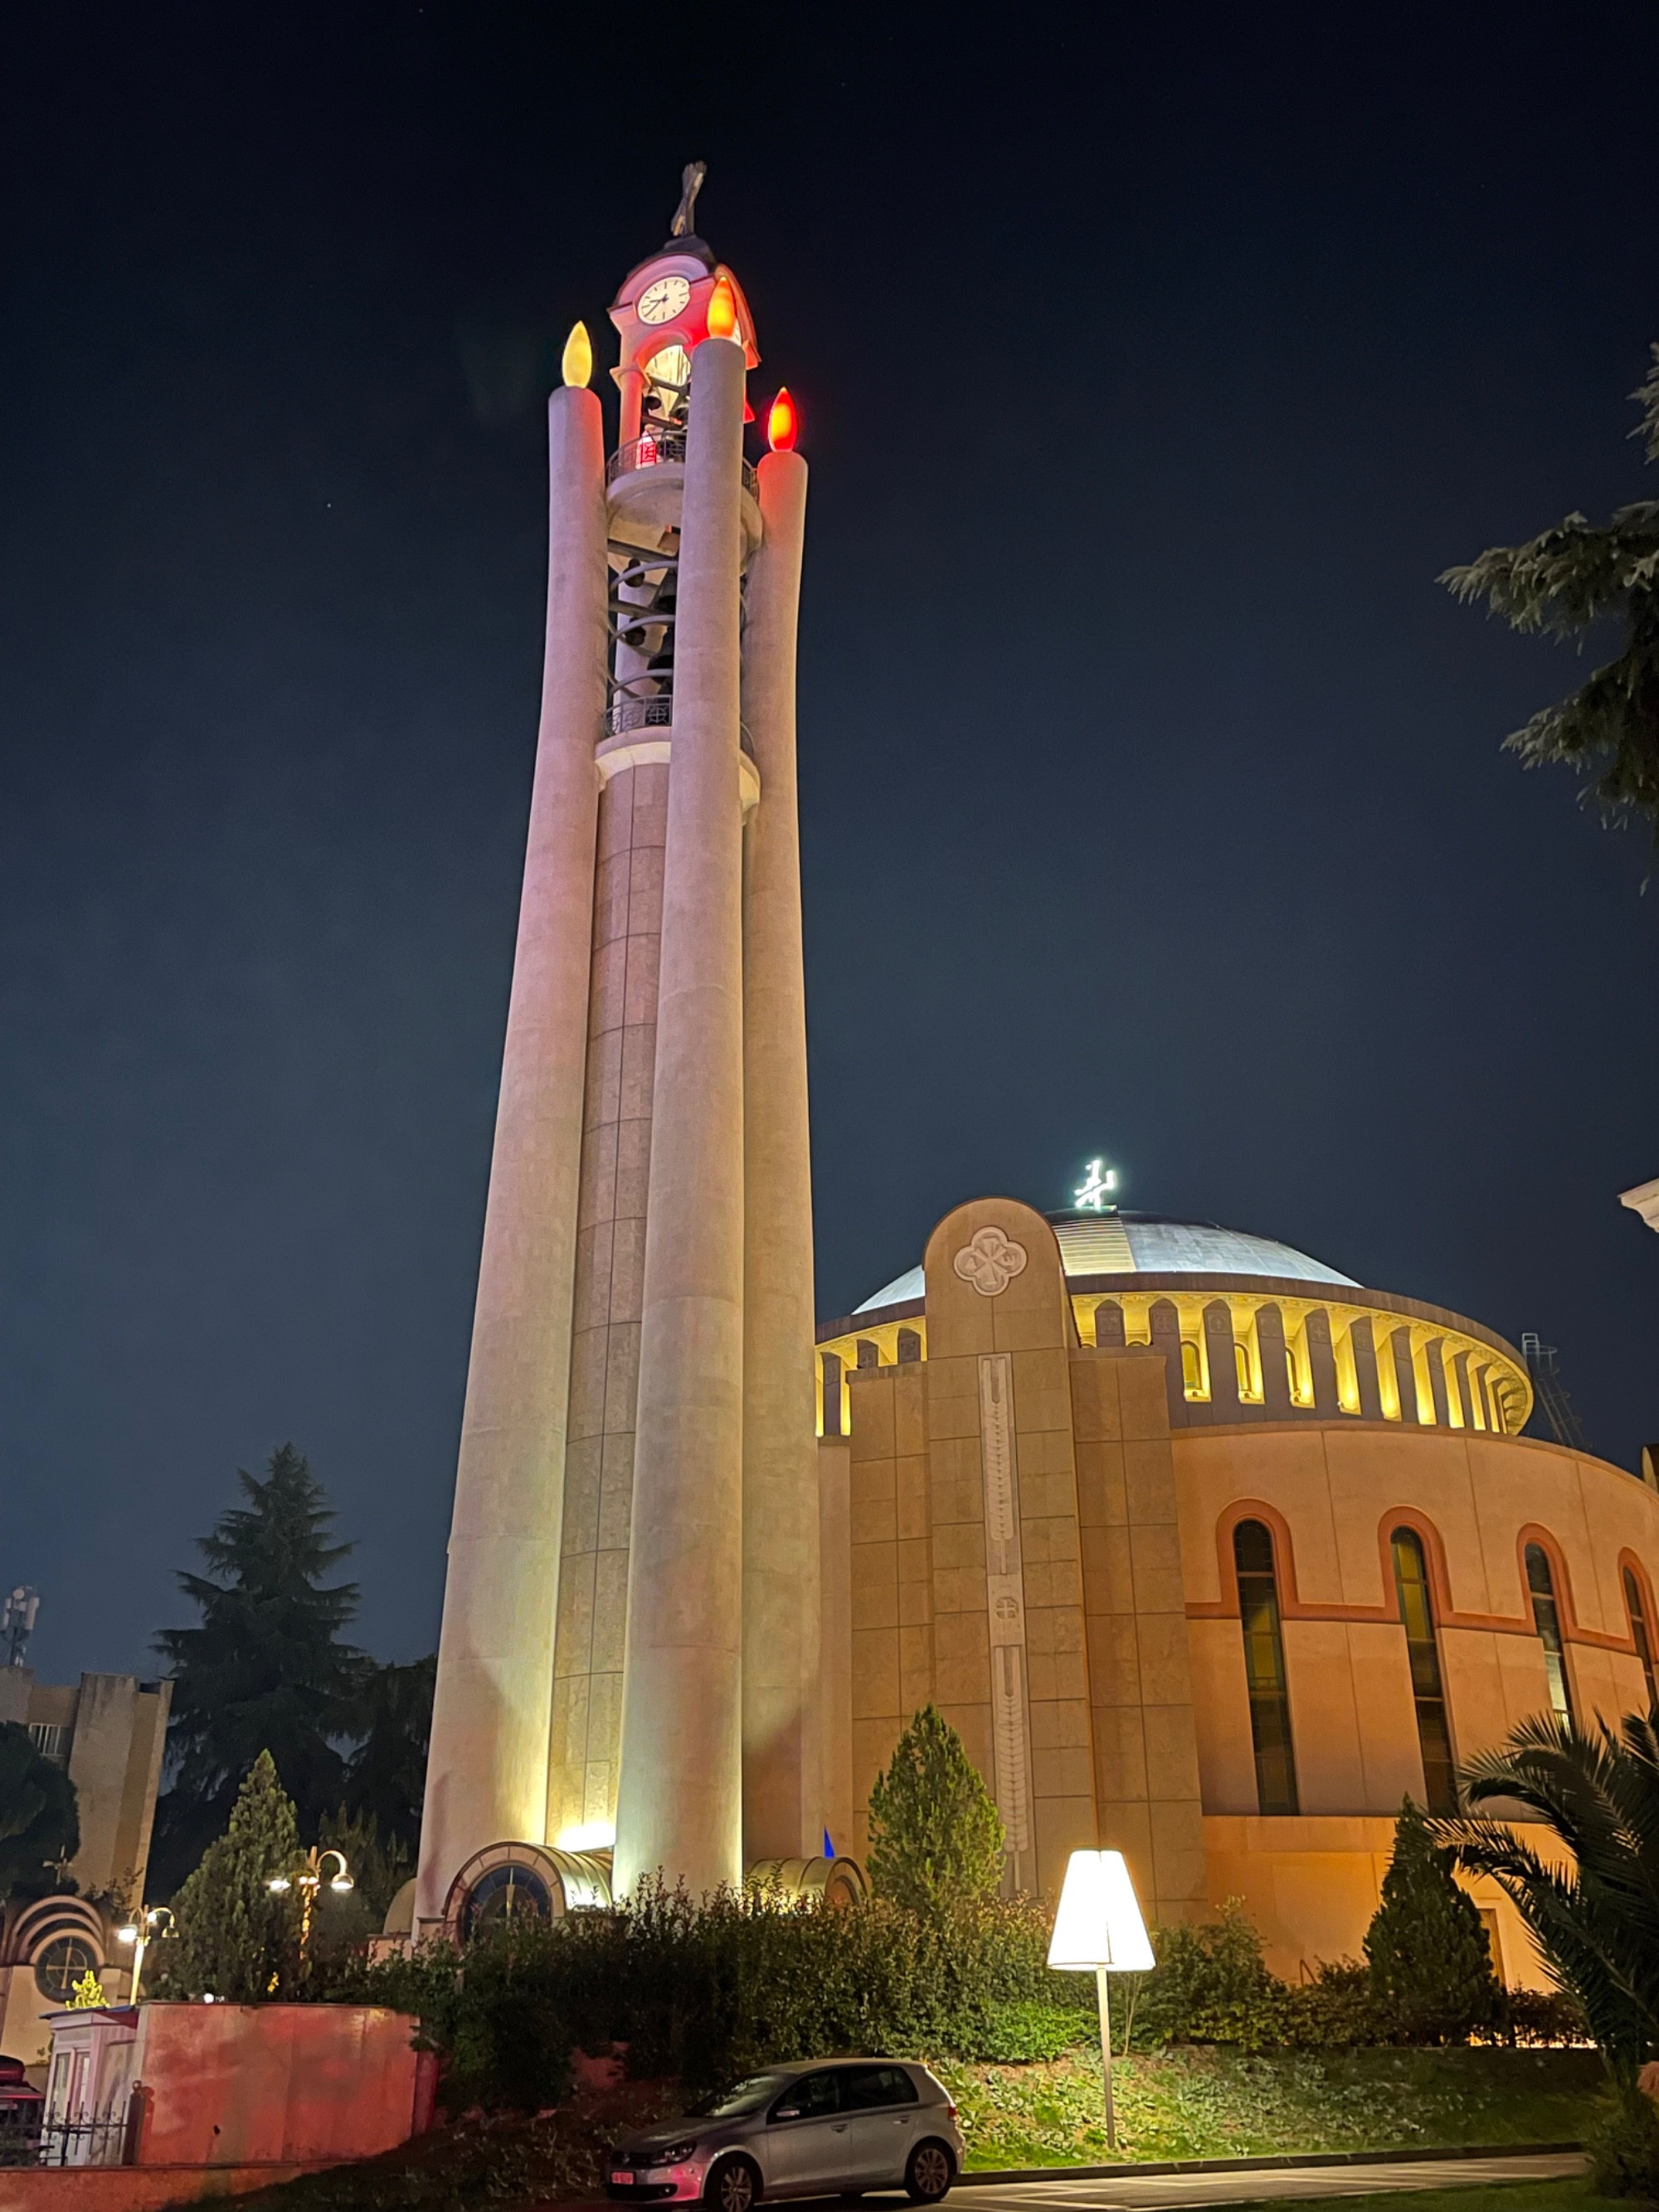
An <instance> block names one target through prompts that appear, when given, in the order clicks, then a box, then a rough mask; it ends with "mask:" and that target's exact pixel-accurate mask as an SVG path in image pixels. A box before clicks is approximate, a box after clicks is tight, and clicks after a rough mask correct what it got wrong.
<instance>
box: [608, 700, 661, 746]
mask: <svg viewBox="0 0 1659 2212" xmlns="http://www.w3.org/2000/svg"><path fill="white" fill-rule="evenodd" d="M673 724H674V695H673V693H672V692H671V691H661V692H659V693H658V694H657V696H655V697H654V698H652V699H617V700H613V701H612V702H611V705H610V706H608V707H607V708H605V735H606V737H608V738H619V737H621V736H622V735H623V732H625V731H628V730H667V729H671V728H672V727H673Z"/></svg>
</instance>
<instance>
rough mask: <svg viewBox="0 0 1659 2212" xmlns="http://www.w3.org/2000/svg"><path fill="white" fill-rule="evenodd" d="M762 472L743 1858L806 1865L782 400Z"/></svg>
mask: <svg viewBox="0 0 1659 2212" xmlns="http://www.w3.org/2000/svg"><path fill="white" fill-rule="evenodd" d="M769 435H770V438H771V441H772V444H773V447H774V450H773V451H772V452H771V453H769V454H768V455H767V457H766V459H764V460H763V462H762V463H761V465H760V471H759V476H760V508H761V521H762V537H761V544H760V549H759V550H758V551H757V554H756V555H755V557H754V561H753V562H752V563H751V565H750V572H749V580H748V586H747V593H746V599H747V609H748V619H747V623H746V624H745V629H744V648H743V661H744V665H743V701H744V707H743V712H744V722H745V724H746V726H747V727H748V731H749V739H750V744H751V745H752V746H753V747H754V752H755V763H756V765H757V768H758V769H759V770H760V786H761V797H760V804H759V805H758V806H757V808H756V809H755V811H754V812H753V813H752V814H751V815H750V817H749V824H748V828H747V830H746V831H745V833H744V834H745V838H746V842H747V851H746V853H745V855H744V914H743V944H744V951H743V998H744V1047H743V1054H744V1056H743V1070H744V1076H743V1079H744V1391H743V1745H744V1759H743V1846H744V1847H743V1855H744V1860H745V1862H746V1863H749V1862H752V1861H754V1860H756V1859H770V1858H793V1857H795V1856H796V1855H797V1854H798V1853H800V1854H805V1855H806V1856H808V1857H811V1855H812V1854H813V1853H815V1852H816V1851H817V1850H818V1848H819V1838H820V1835H821V1833H822V1831H823V1819H824V1814H825V1807H824V1803H823V1790H822V1787H821V1784H820V1778H819V1766H820V1760H821V1757H822V1746H821V1742H820V1735H821V1730H820V1728H819V1724H818V1723H819V1718H820V1716H819V1705H820V1697H819V1683H818V1674H819V1668H818V1610H819V1590H818V1495H817V1440H816V1438H815V1437H814V1435H813V1429H814V1425H815V1423H814V1410H815V1409H814V1398H815V1395H816V1393H815V1389H814V1381H813V1372H812V1346H813V1319H814V1316H813V1297H812V1167H811V1147H810V1145H809V1141H808V1134H807V1114H806V994H805V977H804V973H803V967H802V956H801V915H800V836H799V823H798V818H797V810H796V803H795V634H796V617H797V612H798V609H799V600H800V569H801V544H802V538H803V535H804V532H805V520H806V464H805V460H803V459H802V458H801V456H800V455H799V453H795V452H793V450H791V449H792V448H793V445H794V441H795V414H794V409H793V404H792V403H791V402H790V400H789V398H788V396H787V393H782V392H781V393H780V394H779V396H778V399H777V403H776V404H775V406H774V408H773V410H772V415H771V420H770V422H769Z"/></svg>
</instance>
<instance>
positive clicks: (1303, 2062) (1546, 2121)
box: [934, 2048, 1602, 2212]
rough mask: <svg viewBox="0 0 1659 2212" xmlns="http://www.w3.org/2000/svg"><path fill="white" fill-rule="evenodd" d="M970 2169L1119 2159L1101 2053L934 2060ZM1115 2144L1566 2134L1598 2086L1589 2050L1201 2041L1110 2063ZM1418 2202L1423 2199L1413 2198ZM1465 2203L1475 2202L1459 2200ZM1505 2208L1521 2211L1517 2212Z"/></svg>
mask: <svg viewBox="0 0 1659 2212" xmlns="http://www.w3.org/2000/svg"><path fill="white" fill-rule="evenodd" d="M934 2070H935V2071H936V2072H937V2073H938V2074H939V2077H940V2079H941V2080H942V2081H945V2083H946V2084H947V2086H948V2087H949V2088H950V2090H951V2094H952V2096H953V2097H954V2098H955V2099H956V2100H957V2106H958V2107H959V2108H960V2111H961V2113H962V2125H963V2133H964V2135H965V2136H966V2137H967V2141H968V2164H969V2167H970V2168H975V2167H978V2168H981V2169H983V2168H987V2167H998V2166H1100V2165H1103V2164H1106V2163H1108V2162H1109V2160H1110V2159H1111V2157H1112V2154H1110V2153H1109V2151H1108V2149H1107V2147H1106V2133H1105V2127H1104V2123H1103V2116H1102V2111H1101V2089H1100V2054H1099V2052H1098V2051H1091V2050H1088V2049H1083V2050H1079V2051H1068V2052H1066V2054H1065V2055H1064V2056H1063V2057H1060V2058H1055V2059H1051V2060H1048V2061H1047V2062H1046V2063H1038V2064H1035V2065H1026V2066H986V2065H976V2066H951V2065H943V2064H936V2066H935V2069H934ZM1112 2081H1113V2085H1114V2087H1115V2091H1116V2097H1117V2120H1118V2136H1119V2148H1118V2150H1117V2153H1116V2156H1117V2157H1118V2158H1121V2159H1124V2160H1130V2159H1166V2158H1255V2157H1263V2156H1267V2155H1270V2154H1274V2153H1279V2152H1286V2151H1314V2150H1393V2149H1396V2148H1398V2149H1401V2150H1405V2149H1416V2148H1429V2147H1434V2148H1439V2147H1441V2146H1443V2147H1444V2148H1447V2149H1450V2148H1454V2147H1455V2146H1457V2145H1460V2144H1464V2143H1493V2144H1498V2143H1514V2144H1516V2145H1517V2146H1518V2145H1521V2144H1524V2143H1528V2142H1576V2141H1577V2139H1578V2138H1579V2137H1580V2136H1582V2135H1583V2132H1584V2128H1585V2125H1586V2123H1587V2121H1588V2119H1589V2113H1590V2110H1591V2108H1592V2107H1593V2106H1594V2104H1595V2099H1596V2097H1597V2095H1598V2093H1600V2090H1601V2081H1602V2069H1601V2058H1600V2056H1599V2055H1598V2054H1597V2053H1596V2052H1595V2051H1501V2050H1478V2049H1470V2048H1466V2049H1462V2050H1455V2051H1337V2052H1333V2053H1331V2054H1330V2055H1328V2056H1326V2055H1324V2054H1322V2053H1316V2052H1308V2051H1281V2052H1273V2053H1271V2054H1267V2055H1264V2056H1263V2057H1259V2058H1248V2057H1244V2056H1243V2055H1242V2054H1241V2053H1239V2052H1237V2051H1218V2050H1208V2049H1196V2050H1186V2051H1170V2052H1169V2053H1166V2054H1162V2055H1159V2056H1156V2057H1154V2056H1150V2055H1142V2054H1140V2053H1137V2054H1135V2055H1134V2056H1133V2057H1128V2058H1120V2059H1118V2060H1116V2061H1115V2063H1114V2065H1113V2069H1112ZM1421 2201H1422V2200H1421V2198H1420V2197H1417V2196H1413V2198H1412V2203H1413V2205H1414V2206H1415V2205H1419V2204H1420V2203H1421ZM1459 2202H1460V2205H1461V2207H1462V2212H1471V2200H1470V2199H1469V2198H1468V2197H1467V2196H1463V2195H1462V2194H1460V2199H1459ZM1510 2212H1524V2208H1517V2207H1513V2206H1512V2207H1510Z"/></svg>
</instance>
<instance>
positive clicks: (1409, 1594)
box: [1389, 1528, 1457, 1813]
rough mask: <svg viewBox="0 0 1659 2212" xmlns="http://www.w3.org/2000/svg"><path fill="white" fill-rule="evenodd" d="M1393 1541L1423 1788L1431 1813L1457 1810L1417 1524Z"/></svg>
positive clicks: (1399, 1531) (1430, 1601)
mask: <svg viewBox="0 0 1659 2212" xmlns="http://www.w3.org/2000/svg"><path fill="white" fill-rule="evenodd" d="M1389 1546H1390V1547H1391V1549H1392V1550H1393V1553H1394V1587H1395V1595H1396V1597H1398V1599H1399V1601H1400V1619H1401V1623H1402V1625H1403V1626H1404V1627H1405V1631H1406V1656H1407V1659H1408V1660H1409V1662H1410V1663H1411V1670H1412V1699H1413V1703H1414V1704H1415V1705H1416V1707H1417V1741H1418V1745H1419V1749H1420V1750H1421V1752H1422V1753H1423V1789H1424V1793H1425V1796H1426V1798H1427V1801H1428V1810H1429V1811H1430V1812H1431V1813H1455V1811H1456V1810H1457V1778H1456V1772H1455V1765H1454V1762H1453V1759H1452V1747H1451V1730H1450V1729H1449V1727H1448V1726H1447V1724H1446V1693H1445V1691H1444V1689H1443V1686H1442V1685H1441V1680H1440V1647H1439V1645H1438V1644H1437V1643H1436V1641H1435V1634H1434V1600H1433V1597H1432V1595H1431V1592H1430V1589H1429V1567H1428V1561H1427V1560H1426V1559H1425V1557H1424V1554H1423V1539H1422V1538H1421V1537H1420V1536H1419V1534H1418V1533H1417V1531H1416V1529H1415V1528H1396V1529H1395V1532H1394V1534H1393V1535H1392V1536H1390V1537H1389Z"/></svg>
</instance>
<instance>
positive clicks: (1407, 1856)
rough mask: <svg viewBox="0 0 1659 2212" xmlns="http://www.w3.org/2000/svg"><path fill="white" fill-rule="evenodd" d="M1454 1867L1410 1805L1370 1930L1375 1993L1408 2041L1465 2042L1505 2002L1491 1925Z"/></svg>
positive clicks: (1368, 1955) (1403, 1811) (1405, 1806)
mask: <svg viewBox="0 0 1659 2212" xmlns="http://www.w3.org/2000/svg"><path fill="white" fill-rule="evenodd" d="M1454 1864H1455V1861H1454V1859H1453V1857H1452V1854H1451V1852H1450V1851H1449V1850H1440V1849H1438V1848H1437V1846H1436V1844H1435V1841H1434V1834H1433V1831H1432V1830H1431V1828H1430V1826H1429V1823H1428V1821H1427V1820H1426V1819H1425V1817H1424V1815H1423V1814H1422V1813H1421V1812H1419V1809H1418V1808H1417V1807H1416V1806H1415V1805H1413V1802H1412V1801H1411V1799H1410V1798H1409V1797H1407V1799H1405V1801H1404V1802H1402V1804H1401V1808H1400V1818H1399V1819H1398V1820H1397V1821H1396V1822H1395V1831H1394V1857H1393V1858H1392V1859H1391V1860H1390V1861H1389V1870H1388V1872H1387V1874H1385V1875H1383V1901H1382V1903H1381V1904H1380V1905H1378V1906H1377V1909H1376V1915H1375V1917H1374V1918H1373V1919H1372V1921H1371V1924H1370V1927H1369V1928H1368V1929H1366V1931H1365V1959H1366V1962H1367V1964H1368V1965H1369V1966H1370V1978H1371V1990H1372V1993H1373V1995H1374V1996H1375V1997H1376V2002H1377V2005H1378V2008H1379V2009H1380V2010H1381V2011H1382V2012H1383V2016H1384V2017H1385V2018H1386V2019H1387V2020H1388V2021H1389V2023H1390V2025H1391V2027H1392V2028H1393V2030H1394V2033H1395V2035H1396V2036H1397V2037H1398V2038H1399V2039H1400V2040H1401V2042H1404V2043H1446V2042H1452V2043H1461V2042H1462V2041H1463V2040H1464V2039H1466V2038H1467V2036H1468V2033H1469V2030H1470V2029H1471V2028H1472V2027H1481V2026H1483V2025H1484V2024H1485V2023H1486V2021H1491V2020H1493V2019H1495V2018H1496V2017H1497V2015H1498V2008H1499V2007H1500V2005H1501V2003H1502V2001H1503V1993H1502V1991H1501V1990H1500V1989H1499V1987H1498V1977H1497V1976H1496V1974H1494V1973H1493V1972H1492V1948H1491V1946H1490V1945H1489V1944H1488V1942H1487V1941H1486V1927H1485V1925H1484V1923H1482V1921H1481V1918H1480V1913H1479V1912H1478V1911H1476V1909H1475V1906H1474V1901H1473V1900H1472V1899H1471V1898H1470V1897H1469V1895H1468V1892H1467V1891H1465V1890H1462V1889H1460V1888H1459V1887H1458V1886H1457V1884H1456V1882H1455V1881H1454V1880H1453V1879H1452V1868H1453V1866H1454Z"/></svg>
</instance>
